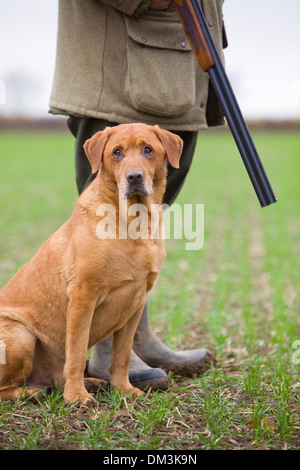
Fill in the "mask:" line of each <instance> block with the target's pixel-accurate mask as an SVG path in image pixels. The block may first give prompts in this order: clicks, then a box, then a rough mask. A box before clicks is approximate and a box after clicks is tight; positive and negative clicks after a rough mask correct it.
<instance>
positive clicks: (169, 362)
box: [68, 117, 211, 389]
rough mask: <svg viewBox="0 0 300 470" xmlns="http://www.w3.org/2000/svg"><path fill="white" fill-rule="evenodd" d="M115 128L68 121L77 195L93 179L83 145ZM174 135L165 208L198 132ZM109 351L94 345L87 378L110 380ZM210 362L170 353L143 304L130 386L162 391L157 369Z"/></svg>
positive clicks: (188, 369)
mask: <svg viewBox="0 0 300 470" xmlns="http://www.w3.org/2000/svg"><path fill="white" fill-rule="evenodd" d="M114 125H117V124H116V123H111V122H107V121H104V120H99V119H93V118H75V117H71V118H69V120H68V126H69V129H70V131H71V132H72V134H73V135H74V137H75V138H76V144H75V171H76V184H77V188H78V193H79V194H80V193H81V192H82V191H83V190H84V189H85V188H86V187H87V186H88V184H89V183H90V182H91V181H92V180H93V175H92V173H91V167H90V164H89V161H88V159H87V157H86V155H85V153H84V149H83V144H84V142H85V141H86V140H87V139H89V138H90V137H92V135H93V134H95V133H96V132H98V131H100V130H103V129H104V128H105V127H111V126H114ZM177 134H178V135H179V136H180V137H181V138H182V139H183V141H184V147H183V152H182V156H181V160H180V169H178V170H177V169H174V168H172V167H171V166H169V168H168V178H167V188H166V192H165V196H164V201H163V202H164V203H165V204H168V205H171V204H172V203H173V202H174V200H175V199H176V197H177V195H178V193H179V191H180V189H181V188H182V185H183V183H184V181H185V178H186V176H187V173H188V171H189V168H190V165H191V163H192V159H193V155H194V151H195V147H196V143H197V132H177ZM111 348H112V341H111V338H108V339H107V340H105V341H103V342H101V343H99V344H96V345H95V346H94V347H93V348H92V353H91V357H90V360H89V364H88V373H89V374H90V375H93V376H95V377H98V378H103V379H106V380H109V378H110V373H109V371H108V367H109V364H110V358H111V350H112V349H111ZM210 359H211V357H210V355H209V354H208V352H207V351H206V350H203V349H195V350H189V351H172V350H171V349H169V348H167V347H166V346H165V345H164V344H163V343H162V342H161V341H159V339H158V338H157V337H156V336H155V335H154V334H153V332H152V330H151V327H150V323H149V317H148V305H147V303H146V305H145V309H144V312H143V315H142V317H141V320H140V322H139V325H138V328H137V331H136V334H135V338H134V344H133V351H132V354H131V360H130V366H129V379H130V382H131V383H132V385H133V386H135V387H139V388H141V389H144V388H146V387H147V386H148V387H149V386H150V387H152V388H153V389H157V388H160V389H165V388H167V386H168V379H167V376H166V374H165V372H164V371H163V370H161V369H160V368H157V367H162V368H163V369H165V370H166V371H174V372H177V373H180V374H182V375H191V374H194V373H197V372H201V371H203V370H205V369H206V368H207V362H208V361H209V360H210ZM149 366H150V367H149Z"/></svg>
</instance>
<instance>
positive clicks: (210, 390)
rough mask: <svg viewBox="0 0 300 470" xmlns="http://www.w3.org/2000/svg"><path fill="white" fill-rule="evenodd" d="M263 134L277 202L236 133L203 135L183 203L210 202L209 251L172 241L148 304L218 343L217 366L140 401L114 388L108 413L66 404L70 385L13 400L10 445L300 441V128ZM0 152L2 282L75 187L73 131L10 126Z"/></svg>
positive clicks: (68, 206)
mask: <svg viewBox="0 0 300 470" xmlns="http://www.w3.org/2000/svg"><path fill="white" fill-rule="evenodd" d="M253 138H254V141H255V143H256V145H257V148H258V150H259V153H260V155H261V158H262V160H263V163H264V166H265V169H266V171H267V174H268V176H269V178H270V181H271V183H272V186H273V188H274V191H275V193H276V196H277V197H278V203H276V204H274V205H272V206H270V207H267V208H264V209H261V208H260V205H259V203H258V201H257V198H256V195H255V193H254V190H253V189H252V186H251V183H250V180H249V178H248V175H247V173H246V170H245V169H244V166H243V163H242V160H241V158H240V156H239V154H238V152H237V149H236V147H235V143H234V141H233V139H232V137H231V135H230V132H229V131H226V132H224V131H219V132H215V131H214V132H205V133H201V134H200V136H199V141H198V147H197V152H196V155H195V159H194V162H193V166H192V169H191V171H190V174H189V175H188V178H187V181H186V184H185V186H184V188H183V190H182V192H181V194H180V196H179V198H178V200H177V202H180V203H181V204H187V203H192V204H194V205H195V204H204V210H205V237H204V246H203V248H202V249H201V250H198V251H187V250H186V249H185V244H186V240H172V239H170V240H167V241H166V248H167V258H166V261H165V264H164V266H163V269H162V271H161V275H160V278H159V281H158V284H157V287H156V288H155V291H154V292H153V293H152V294H151V300H150V308H151V321H152V325H153V329H154V331H155V332H156V334H157V335H158V336H160V337H161V338H162V339H163V341H164V342H165V343H166V344H168V346H169V347H172V348H191V347H207V348H209V349H212V350H214V351H215V352H216V356H217V361H218V362H217V365H216V366H215V367H213V368H211V369H210V370H209V371H208V372H206V373H205V374H203V375H202V376H199V377H194V378H182V377H178V376H174V375H170V380H171V383H172V387H171V388H170V390H168V391H167V392H155V393H149V394H147V395H146V396H144V397H142V398H139V399H136V400H134V399H130V398H128V397H123V396H122V395H121V394H120V393H117V392H110V393H109V392H107V391H103V392H102V393H101V394H99V395H98V401H99V409H98V410H87V409H80V408H77V407H75V406H65V405H64V403H63V399H62V391H61V390H58V391H53V392H52V393H51V394H49V395H48V396H45V397H44V398H43V399H41V400H40V401H39V403H38V404H36V403H33V402H30V401H26V400H25V401H20V402H18V403H16V404H10V403H8V402H4V403H3V402H2V403H0V449H106V450H107V449H108V450H110V449H124V450H132V449H137V450H139V449H148V450H149V449H150V450H154V449H165V450H166V449H168V450H170V449H176V450H182V451H184V450H186V449H190V450H194V449H195V450H196V449H252V450H256V449H274V450H275V449H298V450H299V449H300V396H299V390H300V379H299V371H300V319H299V312H300V295H299V294H300V290H299V279H300V266H299V261H300V242H299V240H300V184H299V182H300V178H299V176H300V158H299V157H300V135H299V133H293V132H288V131H276V132H269V133H268V132H255V133H253ZM0 147H1V148H0V214H1V219H0V286H3V285H4V284H5V283H6V282H7V281H8V279H9V278H10V277H11V276H12V275H13V274H14V273H15V272H16V270H17V269H19V268H20V267H21V265H22V264H24V262H25V261H27V260H28V259H29V258H30V257H31V256H32V255H34V253H35V252H36V251H37V249H38V248H39V246H40V245H41V244H42V243H43V242H44V241H45V240H46V238H47V237H48V236H49V235H50V234H51V233H52V232H53V231H54V230H56V229H57V228H58V227H59V226H60V225H61V224H62V223H63V222H64V221H65V220H66V219H67V218H68V216H69V215H70V214H71V212H72V210H73V206H74V202H75V200H76V189H75V182H74V169H73V147H74V142H73V139H72V137H71V136H69V135H68V134H65V133H63V132H62V133H59V132H53V133H51V132H49V133H25V132H24V133H20V132H19V133H13V132H11V133H8V132H7V133H2V134H1V135H0ZM296 341H299V343H298V344H297V343H296ZM298 351H299V352H298Z"/></svg>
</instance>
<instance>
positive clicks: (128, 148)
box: [84, 124, 183, 198]
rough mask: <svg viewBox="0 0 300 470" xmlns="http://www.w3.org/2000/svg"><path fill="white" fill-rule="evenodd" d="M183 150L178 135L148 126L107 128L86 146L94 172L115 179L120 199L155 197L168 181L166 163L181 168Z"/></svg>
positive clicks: (125, 125) (128, 125)
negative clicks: (154, 193) (156, 191)
mask: <svg viewBox="0 0 300 470" xmlns="http://www.w3.org/2000/svg"><path fill="white" fill-rule="evenodd" d="M182 148H183V141H182V139H181V138H180V137H179V136H178V135H176V134H173V133H171V132H169V131H166V130H164V129H161V128H160V127H158V126H148V125H146V124H120V125H119V126H116V127H108V128H106V129H105V130H104V131H100V132H97V133H96V134H95V135H94V136H93V137H92V138H91V139H89V140H87V141H86V142H85V144H84V150H85V153H86V155H87V157H88V159H89V162H90V164H91V167H92V172H93V173H97V172H98V171H99V169H100V173H103V174H105V175H107V176H108V177H109V178H110V180H113V181H114V182H115V183H116V184H117V186H118V189H119V196H120V197H121V198H130V197H131V196H133V195H142V196H146V197H147V196H149V195H150V194H152V193H153V192H154V191H155V189H156V187H157V186H159V185H160V186H161V185H162V184H163V182H164V181H165V179H166V173H167V169H166V168H167V166H166V161H169V163H170V165H171V166H173V167H174V168H179V160H180V157H181V153H182Z"/></svg>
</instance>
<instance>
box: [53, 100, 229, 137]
mask: <svg viewBox="0 0 300 470" xmlns="http://www.w3.org/2000/svg"><path fill="white" fill-rule="evenodd" d="M48 112H49V113H50V114H56V115H57V114H58V115H64V116H75V117H84V118H94V119H105V120H106V121H110V122H114V123H118V124H129V123H132V122H143V123H144V124H148V125H150V126H154V125H155V124H157V125H158V126H159V127H161V128H163V129H166V130H171V131H193V132H194V131H200V130H205V129H209V128H211V127H212V126H213V127H220V126H224V120H223V121H222V122H221V121H220V122H214V123H213V125H212V123H209V124H208V123H206V122H202V123H199V122H198V123H195V122H185V123H184V124H183V123H178V122H170V121H163V120H161V119H157V121H155V116H153V118H152V119H149V120H148V119H147V118H145V117H144V116H143V117H141V118H140V119H132V118H130V117H127V116H124V115H122V116H121V115H119V114H118V115H116V114H114V113H106V112H101V111H95V110H91V109H83V108H80V107H77V106H74V107H71V106H69V105H68V106H67V105H63V104H57V103H53V102H52V103H51V105H50V109H49V111H48Z"/></svg>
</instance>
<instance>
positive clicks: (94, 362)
mask: <svg viewBox="0 0 300 470" xmlns="http://www.w3.org/2000/svg"><path fill="white" fill-rule="evenodd" d="M112 341H113V337H112V335H111V336H110V337H109V338H107V339H106V340H104V341H102V342H101V343H98V344H96V345H95V346H93V347H92V353H91V357H90V359H89V361H88V365H87V372H88V375H89V376H91V377H96V378H98V379H104V380H107V381H108V382H109V381H110V378H111V375H110V372H109V365H110V361H111V355H112ZM129 381H130V383H131V385H133V386H134V387H137V388H139V389H140V390H146V389H149V388H150V387H151V389H152V390H166V389H167V388H168V387H169V386H170V382H169V379H168V377H167V374H166V373H165V372H164V371H163V370H161V369H158V368H152V367H149V366H148V365H147V364H145V363H144V362H143V361H142V360H141V359H139V358H138V357H137V355H136V354H135V353H134V351H131V357H130V363H129Z"/></svg>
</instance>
